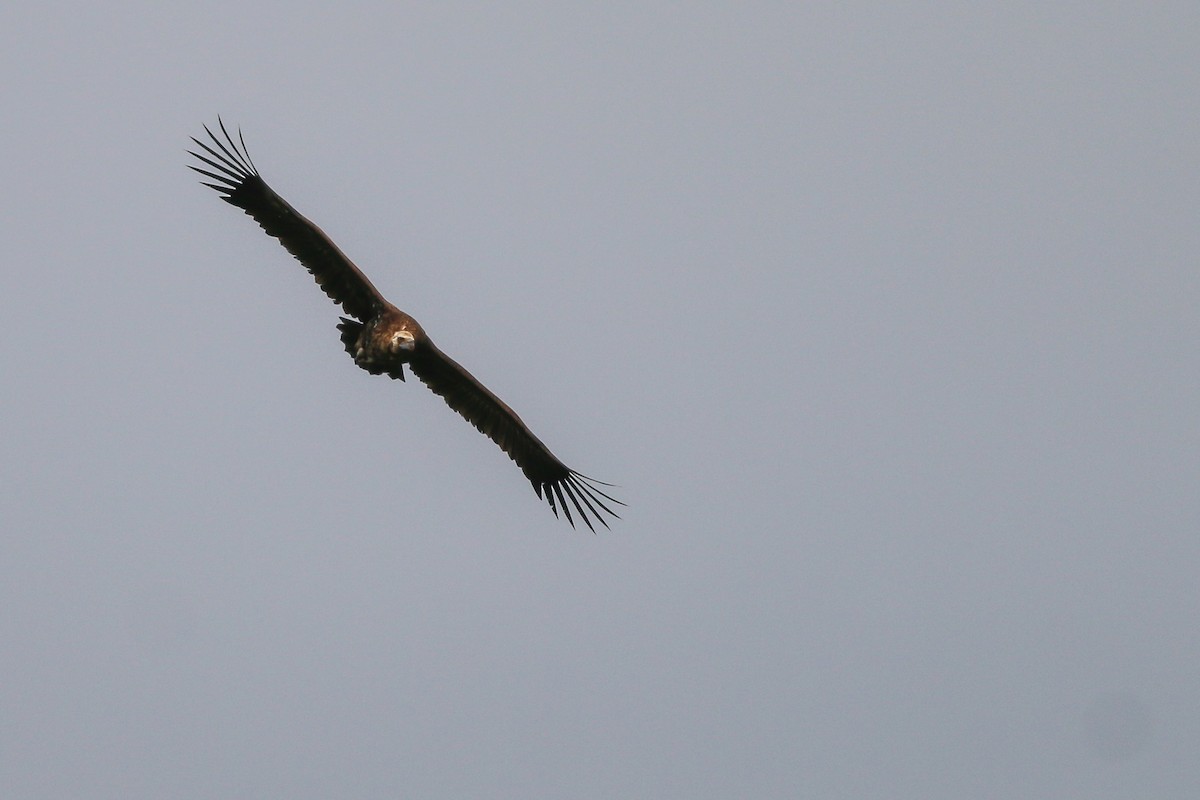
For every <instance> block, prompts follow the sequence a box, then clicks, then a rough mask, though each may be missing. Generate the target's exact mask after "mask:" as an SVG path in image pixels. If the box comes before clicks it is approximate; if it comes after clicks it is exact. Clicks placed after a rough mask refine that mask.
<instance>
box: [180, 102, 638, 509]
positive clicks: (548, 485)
mask: <svg viewBox="0 0 1200 800" xmlns="http://www.w3.org/2000/svg"><path fill="white" fill-rule="evenodd" d="M218 122H219V123H220V130H221V133H222V134H223V135H224V141H222V140H221V139H220V138H218V137H217V136H216V135H215V134H214V133H213V132H212V131H211V130H209V128H208V127H207V126H205V128H204V130H205V132H206V133H207V134H208V135H209V138H210V139H211V146H210V144H206V143H205V142H202V141H200V140H199V139H196V138H194V137H193V138H192V141H193V142H195V143H196V145H197V146H198V147H200V148H201V150H203V153H199V152H196V151H193V150H189V151H188V152H189V153H190V154H191V155H192V156H194V157H195V158H197V159H199V160H200V161H201V162H203V163H204V165H205V167H206V168H205V167H198V166H193V165H189V166H190V167H191V169H194V170H195V171H196V172H199V173H200V174H201V175H204V176H205V177H206V178H209V179H211V180H212V181H213V182H212V183H208V182H204V185H205V186H209V187H211V188H213V189H216V190H217V191H218V192H220V193H221V197H222V199H224V200H225V201H226V202H227V203H230V204H232V205H235V206H237V207H238V208H240V209H242V210H243V211H245V212H246V213H247V214H249V215H250V216H251V217H253V218H254V220H255V222H257V223H258V224H259V225H261V226H262V228H263V230H265V231H266V232H267V233H269V234H270V235H271V236H273V237H275V238H276V239H278V240H279V241H280V243H281V244H282V245H283V246H284V247H285V248H287V251H288V252H289V253H291V254H292V255H293V256H295V257H296V259H297V260H298V261H299V262H300V263H301V264H303V265H304V266H305V267H306V268H307V269H308V271H309V272H311V273H312V275H313V277H314V278H316V279H317V284H318V285H320V287H321V289H322V290H324V292H325V294H327V295H329V297H330V298H331V299H332V300H333V301H334V302H335V303H338V304H339V305H341V307H342V308H343V309H344V310H345V312H346V314H347V315H348V317H342V321H341V322H340V323H339V324H338V329H339V330H340V331H341V339H342V343H343V344H344V345H345V347H346V352H348V353H349V354H350V355H351V356H352V357H353V358H354V363H356V364H358V365H359V366H360V367H362V368H363V369H365V370H366V371H367V372H370V373H371V374H372V375H389V376H391V377H392V378H397V379H399V380H404V365H405V364H407V365H408V366H409V367H410V368H411V369H412V371H413V372H414V373H415V374H416V376H417V377H418V378H420V379H421V381H422V382H424V383H425V385H426V386H428V387H429V388H430V389H432V390H433V391H434V393H435V394H437V395H438V396H440V397H441V398H442V399H443V400H445V401H446V404H447V405H449V406H450V407H451V408H452V409H454V410H455V411H457V412H458V413H459V414H461V415H462V416H463V417H465V418H466V420H467V421H468V422H470V423H471V424H472V425H474V426H475V427H476V428H478V429H479V431H480V432H481V433H483V434H484V435H486V436H487V437H488V438H490V439H491V440H492V441H493V442H495V443H496V444H497V445H499V446H500V448H501V449H502V450H504V452H506V453H508V455H509V457H510V458H512V460H513V461H515V462H516V463H517V466H519V467H520V468H521V471H522V472H524V473H525V477H526V478H528V479H529V481H530V483H532V484H533V490H534V491H535V492H536V493H537V495H538V497H544V498H545V499H546V501H547V502H548V503H549V504H550V508H551V509H553V511H554V514H555V516H557V515H558V510H559V509H560V508H561V509H562V511H563V513H564V515H565V516H566V518H567V521H568V522H570V523H571V526H572V527H574V525H575V520H574V519H573V518H572V516H571V507H572V506H573V507H574V509H575V511H576V512H577V513H578V514H579V517H580V518H581V519H582V520H583V521H584V523H586V524H587V526H588V528H590V529H592V530H593V531H594V530H595V528H594V527H593V525H592V518H593V517H594V518H595V519H596V520H597V521H598V522H600V523H601V524H602V525H604V526H605V527H608V522H607V521H605V519H604V514H608V515H610V516H613V517H616V516H617V514H616V513H615V512H614V511H612V509H610V508H609V506H608V505H607V504H606V502H607V503H613V504H616V505H624V504H623V503H621V501H619V500H617V499H616V498H614V497H611V496H610V495H608V494H606V493H605V492H604V490H602V489H601V488H599V487H601V486H609V485H610V484H607V483H603V482H601V481H597V480H594V479H592V478H588V477H585V476H583V475H580V474H579V473H578V472H576V471H575V470H573V469H570V468H569V467H567V466H566V465H565V464H563V463H562V462H561V461H559V460H558V459H557V458H556V457H555V456H554V454H553V453H551V452H550V449H549V448H548V447H546V445H544V444H542V442H541V440H539V439H538V438H537V437H536V436H534V435H533V433H532V431H530V430H529V428H528V427H526V425H525V423H524V422H522V421H521V418H520V417H518V416H517V414H516V412H514V411H513V410H512V409H511V408H509V407H508V406H507V405H505V404H504V402H503V401H502V400H500V398H498V397H496V395H494V394H492V393H491V392H490V391H488V389H487V387H485V386H484V385H483V384H482V383H480V382H479V381H477V380H476V379H475V377H474V376H473V375H471V373H469V372H467V371H466V370H465V369H463V368H462V367H461V366H460V365H459V364H458V363H457V362H456V361H454V360H453V359H452V358H450V357H449V356H447V355H446V354H445V353H443V352H442V351H441V350H439V349H438V348H437V346H436V345H435V344H434V343H433V341H432V340H430V338H429V337H428V336H427V335H426V334H425V331H424V330H423V329H422V328H421V326H420V325H419V324H418V323H417V321H416V320H415V319H413V318H412V317H410V316H409V315H408V314H405V313H404V312H403V311H401V310H400V309H398V308H396V307H395V306H393V305H392V304H391V303H389V302H388V301H387V300H385V299H384V297H383V295H381V294H380V293H379V290H378V289H376V288H375V287H374V286H372V285H371V282H370V281H369V280H367V276H366V275H364V274H363V273H362V271H361V270H360V269H359V268H358V267H356V266H355V265H354V262H352V261H351V260H350V259H349V258H347V257H346V256H345V255H344V254H343V253H342V251H341V250H339V249H338V247H337V245H335V244H334V243H333V242H332V241H331V240H330V239H329V237H328V236H326V235H325V234H324V233H323V232H322V231H321V229H320V228H318V227H317V226H316V225H314V224H312V223H311V222H309V221H308V220H307V219H305V218H304V217H303V216H301V215H300V213H299V212H297V211H296V209H294V208H292V207H291V206H290V205H289V204H288V203H287V201H285V200H284V199H283V198H282V197H280V196H279V195H277V194H276V193H275V192H274V191H273V190H272V189H271V187H269V186H267V184H266V183H265V182H264V181H263V179H262V178H261V177H259V174H258V170H257V169H255V167H254V162H252V161H251V160H250V155H249V153H247V151H246V143H245V141H244V140H243V139H242V137H241V133H240V132H239V134H238V139H237V142H236V143H235V141H234V139H233V137H232V136H230V135H229V132H228V131H227V130H226V129H225V123H223V122H220V120H219V119H218ZM568 501H569V503H568Z"/></svg>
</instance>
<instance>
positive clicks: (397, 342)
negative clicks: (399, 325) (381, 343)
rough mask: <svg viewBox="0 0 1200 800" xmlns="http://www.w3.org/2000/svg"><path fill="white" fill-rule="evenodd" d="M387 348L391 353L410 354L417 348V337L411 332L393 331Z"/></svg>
mask: <svg viewBox="0 0 1200 800" xmlns="http://www.w3.org/2000/svg"><path fill="white" fill-rule="evenodd" d="M388 346H389V347H390V348H391V350H392V352H393V353H411V352H412V351H413V350H415V349H416V347H417V337H415V336H413V333H412V331H395V332H393V333H392V337H391V341H389V342H388Z"/></svg>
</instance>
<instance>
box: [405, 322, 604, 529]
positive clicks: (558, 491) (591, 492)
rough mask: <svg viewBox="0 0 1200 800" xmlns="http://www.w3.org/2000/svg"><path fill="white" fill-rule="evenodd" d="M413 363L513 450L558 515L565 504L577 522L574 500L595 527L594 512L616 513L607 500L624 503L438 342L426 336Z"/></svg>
mask: <svg viewBox="0 0 1200 800" xmlns="http://www.w3.org/2000/svg"><path fill="white" fill-rule="evenodd" d="M409 367H411V368H412V371H413V373H414V374H415V375H416V376H417V377H418V378H420V379H421V380H422V381H423V382H424V383H425V385H426V386H428V387H429V388H430V389H432V390H433V392H434V393H435V394H437V395H440V396H441V398H442V399H443V400H445V401H446V404H447V405H449V406H450V407H451V408H452V409H454V410H455V411H457V412H458V413H459V414H462V415H463V417H464V418H466V420H467V421H468V422H470V423H471V424H472V425H474V426H475V427H476V428H478V429H479V431H480V432H481V433H483V434H484V435H486V436H487V437H488V438H489V439H491V440H492V441H493V442H495V443H496V444H498V445H499V446H500V449H501V450H503V451H504V452H506V453H508V455H509V458H511V459H512V460H513V461H515V462H516V463H517V466H518V467H520V468H521V471H522V472H524V473H525V477H526V478H528V479H529V482H530V483H532V484H533V490H534V491H535V492H537V496H538V497H545V498H546V501H547V502H548V503H549V504H550V508H551V509H552V510H553V511H554V514H555V516H558V510H559V508H561V509H562V510H563V513H564V514H565V515H566V517H567V521H568V522H570V523H571V527H574V526H575V520H574V519H573V518H572V517H571V506H574V507H575V510H576V511H577V512H578V513H579V517H580V519H582V520H583V522H584V523H585V524H586V525H587V526H588V528H590V529H591V530H593V531H595V530H596V529H595V527H593V525H592V519H591V518H592V517H595V518H596V520H597V521H598V522H599V523H600V524H601V525H603V526H604V527H606V528H607V527H608V523H607V522H606V521H605V519H604V514H608V515H610V516H613V517H616V516H617V514H616V512H614V511H613V510H612V509H611V508H609V507H608V506H607V505H606V504H605V501H607V502H608V503H613V504H615V505H625V504H624V503H622V502H621V501H620V500H617V499H616V498H614V497H612V496H610V495H608V494H607V493H605V492H604V490H603V489H601V488H600V487H601V486H605V487H607V486H609V484H607V483H603V482H601V481H597V480H595V479H593V478H588V477H586V476H584V475H580V474H579V473H578V472H576V471H575V470H573V469H570V468H569V467H567V465H566V464H563V463H562V462H561V461H559V460H558V459H557V458H556V457H555V455H554V454H553V453H551V452H550V448H548V447H546V445H544V444H542V442H541V440H540V439H538V438H537V437H536V436H534V435H533V432H532V431H530V430H529V428H528V427H526V426H525V423H524V422H522V421H521V418H520V417H518V416H517V413H516V412H515V411H513V410H512V409H511V408H509V407H508V406H507V405H506V404H505V403H504V401H502V400H501V399H500V398H499V397H496V395H494V394H492V393H491V392H490V391H488V389H487V387H486V386H484V385H483V384H482V383H480V382H479V381H477V380H476V379H475V377H474V376H473V375H472V374H471V373H469V372H467V371H466V369H464V368H463V367H462V366H461V365H460V364H458V362H456V361H455V360H454V359H452V358H450V357H449V356H447V355H446V354H445V353H443V352H442V351H441V350H439V349H438V348H437V346H436V345H434V344H433V342H431V341H429V340H428V339H426V340H425V341H424V344H423V345H422V346H421V347H418V349H417V351H416V352H415V353H413V357H412V360H411V361H410V362H409ZM568 500H569V501H570V505H568V503H567V501H568ZM602 512H603V513H602Z"/></svg>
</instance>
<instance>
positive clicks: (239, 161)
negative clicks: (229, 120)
mask: <svg viewBox="0 0 1200 800" xmlns="http://www.w3.org/2000/svg"><path fill="white" fill-rule="evenodd" d="M217 122H218V123H219V124H220V128H221V133H222V134H223V135H224V138H225V140H224V141H221V139H220V138H218V137H217V136H216V134H214V133H213V132H212V131H211V130H209V128H208V126H207V125H206V126H204V131H205V132H206V133H207V134H208V136H209V138H210V139H211V140H212V145H214V146H215V148H214V147H210V146H209V145H208V144H205V143H204V142H202V141H200V140H199V139H197V138H195V137H192V141H193V142H195V143H196V145H197V146H198V147H200V148H201V149H202V150H203V151H204V153H198V152H196V151H194V150H189V151H188V152H189V153H190V154H191V155H192V156H194V157H195V158H198V159H199V160H200V161H202V162H203V163H204V164H205V165H206V166H207V167H210V168H211V171H210V169H205V168H203V167H198V166H193V165H190V164H189V166H190V167H191V168H192V169H194V170H196V172H199V173H200V174H201V175H203V176H205V177H206V178H210V179H212V181H213V183H207V182H205V183H204V185H205V186H209V187H211V188H213V189H216V190H217V191H218V192H220V193H221V198H222V199H223V200H225V202H227V203H231V204H232V205H235V206H237V207H238V208H240V209H242V210H243V211H245V212H246V213H247V214H249V215H250V216H251V217H253V218H254V221H255V222H257V223H258V224H259V225H261V226H262V229H263V230H265V231H266V232H267V233H269V234H270V235H271V236H274V237H275V238H276V239H278V240H279V242H280V243H281V244H282V245H283V246H284V247H286V248H287V251H288V252H289V253H291V254H292V255H293V256H295V257H296V258H297V259H298V260H299V261H300V263H301V264H303V265H304V266H305V267H306V268H307V269H308V271H309V272H311V273H312V274H313V277H314V278H316V279H317V283H318V284H319V285H320V287H321V289H323V290H324V291H325V294H327V295H329V297H330V298H332V299H333V301H334V302H336V303H339V304H341V306H342V308H344V309H345V310H346V313H347V314H350V315H351V316H354V317H358V318H359V319H360V320H367V319H370V318H371V317H373V316H375V314H376V312H377V311H378V309H380V308H382V307H383V306H384V305H386V302H387V301H385V300H384V299H383V296H382V295H381V294H380V293H379V291H378V290H377V289H376V288H375V287H374V286H372V285H371V282H370V281H369V280H367V276H366V275H363V273H362V271H361V270H360V269H359V268H358V267H356V266H354V262H352V261H351V260H350V259H348V258H346V256H345V254H343V253H342V251H341V250H339V249H338V247H337V245H335V244H334V243H333V242H332V241H331V240H330V238H329V237H328V236H326V235H325V234H324V232H322V231H321V229H320V228H318V227H317V226H316V225H314V224H312V223H311V222H309V221H308V220H307V219H305V218H304V217H303V216H301V214H300V213H299V212H298V211H296V209H294V208H292V207H291V206H290V205H289V204H288V203H287V201H286V200H284V199H283V198H282V197H280V196H279V195H277V194H276V193H275V192H274V191H273V190H272V189H271V187H270V186H267V184H266V182H265V181H263V179H262V178H261V177H259V174H258V170H256V169H255V168H254V162H252V161H251V160H250V155H249V153H247V152H246V143H245V141H244V140H243V139H242V135H241V133H240V132H239V133H238V141H237V143H235V142H234V140H233V137H232V136H230V135H229V131H227V130H226V129H225V123H224V122H221V120H220V118H218V119H217ZM239 144H240V147H239Z"/></svg>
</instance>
